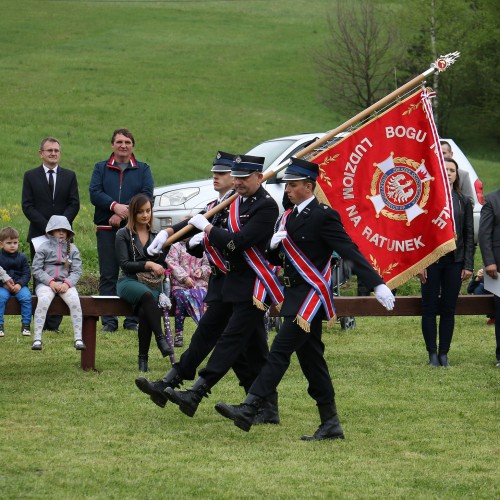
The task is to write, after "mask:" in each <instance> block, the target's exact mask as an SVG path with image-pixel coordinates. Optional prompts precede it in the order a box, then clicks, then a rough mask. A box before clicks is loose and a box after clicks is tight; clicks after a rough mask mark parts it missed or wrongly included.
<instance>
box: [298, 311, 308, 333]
mask: <svg viewBox="0 0 500 500" xmlns="http://www.w3.org/2000/svg"><path fill="white" fill-rule="evenodd" d="M295 322H296V323H297V325H299V326H300V328H302V330H304V331H305V332H307V333H309V332H310V331H311V324H310V323H308V322H307V321H306V320H305V319H304V318H303V317H302V316H299V315H298V314H297V316H296V317H295Z"/></svg>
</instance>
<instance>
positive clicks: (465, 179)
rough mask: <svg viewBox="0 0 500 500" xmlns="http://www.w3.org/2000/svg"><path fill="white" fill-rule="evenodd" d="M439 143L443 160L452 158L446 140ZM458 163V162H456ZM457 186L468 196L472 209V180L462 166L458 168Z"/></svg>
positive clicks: (473, 202) (473, 203) (451, 151)
mask: <svg viewBox="0 0 500 500" xmlns="http://www.w3.org/2000/svg"><path fill="white" fill-rule="evenodd" d="M440 143H441V151H442V152H443V158H444V159H445V160H449V159H450V158H451V159H453V150H452V149H451V145H450V143H449V142H447V141H440ZM457 165H458V163H457ZM458 178H459V183H458V188H459V191H460V192H461V193H462V194H464V195H465V196H467V198H469V200H470V202H471V204H472V208H473V209H474V205H475V201H474V191H473V190H472V182H471V181H470V175H469V172H467V170H464V169H463V168H459V169H458Z"/></svg>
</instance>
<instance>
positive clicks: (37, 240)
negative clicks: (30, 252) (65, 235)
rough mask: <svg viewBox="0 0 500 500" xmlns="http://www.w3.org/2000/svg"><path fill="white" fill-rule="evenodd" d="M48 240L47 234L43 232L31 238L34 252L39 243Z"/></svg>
mask: <svg viewBox="0 0 500 500" xmlns="http://www.w3.org/2000/svg"><path fill="white" fill-rule="evenodd" d="M47 240H48V238H47V236H45V235H44V234H43V235H42V236H37V237H36V238H31V243H33V247H34V249H35V252H36V251H38V249H39V248H40V245H41V244H42V243H45V242H46V241H47Z"/></svg>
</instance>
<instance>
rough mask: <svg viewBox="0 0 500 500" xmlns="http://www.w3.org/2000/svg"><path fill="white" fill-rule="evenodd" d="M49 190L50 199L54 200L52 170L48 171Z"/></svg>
mask: <svg viewBox="0 0 500 500" xmlns="http://www.w3.org/2000/svg"><path fill="white" fill-rule="evenodd" d="M49 190H50V194H51V196H52V199H54V172H53V171H52V170H49Z"/></svg>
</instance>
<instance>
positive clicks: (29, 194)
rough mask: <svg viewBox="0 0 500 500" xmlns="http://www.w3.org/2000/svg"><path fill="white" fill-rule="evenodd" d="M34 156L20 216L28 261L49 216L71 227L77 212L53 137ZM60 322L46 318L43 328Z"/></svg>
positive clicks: (73, 184)
mask: <svg viewBox="0 0 500 500" xmlns="http://www.w3.org/2000/svg"><path fill="white" fill-rule="evenodd" d="M38 154H39V155H40V158H41V159H42V162H43V163H42V165H40V166H39V167H37V168H34V169H32V170H28V171H27V172H25V173H24V179H23V192H22V208H23V213H24V215H25V216H26V218H27V219H28V220H29V221H30V226H29V230H28V241H29V242H30V251H31V260H33V256H34V255H35V249H34V247H33V244H32V243H31V240H32V239H33V238H36V237H37V236H42V235H44V234H45V228H46V227H47V222H48V221H49V219H50V218H51V217H52V216H53V215H64V216H65V217H66V218H67V219H68V221H69V222H70V224H73V221H74V219H75V217H76V216H77V214H78V211H79V210H80V197H79V194H78V183H77V180H76V175H75V172H73V171H72V170H67V169H65V168H62V167H61V166H59V160H60V159H61V145H60V143H59V141H58V140H57V139H55V138H54V137H46V138H45V139H43V140H42V142H41V144H40V150H39V151H38ZM33 285H35V284H33ZM61 321H62V316H48V317H47V320H46V322H45V327H44V329H45V330H54V331H57V332H58V331H59V325H60V324H61Z"/></svg>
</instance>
